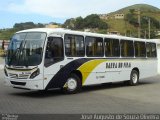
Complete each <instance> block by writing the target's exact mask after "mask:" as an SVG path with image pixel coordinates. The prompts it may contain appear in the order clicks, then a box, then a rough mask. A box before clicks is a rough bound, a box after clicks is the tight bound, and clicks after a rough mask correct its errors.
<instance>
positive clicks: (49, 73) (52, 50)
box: [44, 37, 64, 88]
mask: <svg viewBox="0 0 160 120" xmlns="http://www.w3.org/2000/svg"><path fill="white" fill-rule="evenodd" d="M63 60H64V51H63V39H62V38H61V37H48V42H47V45H46V51H45V60H44V88H46V86H47V84H48V83H49V82H50V80H51V79H52V78H53V77H54V75H55V74H56V73H57V72H58V71H59V70H60V64H61V62H62V61H63Z"/></svg>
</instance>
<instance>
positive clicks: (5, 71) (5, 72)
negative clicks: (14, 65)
mask: <svg viewBox="0 0 160 120" xmlns="http://www.w3.org/2000/svg"><path fill="white" fill-rule="evenodd" d="M4 74H5V75H6V76H7V77H8V73H7V70H6V68H4Z"/></svg>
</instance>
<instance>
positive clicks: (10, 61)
mask: <svg viewBox="0 0 160 120" xmlns="http://www.w3.org/2000/svg"><path fill="white" fill-rule="evenodd" d="M45 38H46V33H41V32H28V33H17V34H15V35H14V36H13V37H12V39H11V42H10V44H9V47H8V53H7V56H6V64H7V65H9V66H10V65H13V66H26V67H27V66H36V65H39V64H40V63H41V61H42V55H43V46H44V41H45Z"/></svg>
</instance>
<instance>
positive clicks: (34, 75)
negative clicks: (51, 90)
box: [30, 68, 40, 79]
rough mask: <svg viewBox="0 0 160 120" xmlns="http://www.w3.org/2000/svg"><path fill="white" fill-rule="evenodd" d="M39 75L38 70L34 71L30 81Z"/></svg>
mask: <svg viewBox="0 0 160 120" xmlns="http://www.w3.org/2000/svg"><path fill="white" fill-rule="evenodd" d="M39 74H40V70H39V68H38V69H37V70H36V71H34V72H33V73H32V74H31V76H30V79H33V78H35V77H36V76H38V75H39Z"/></svg>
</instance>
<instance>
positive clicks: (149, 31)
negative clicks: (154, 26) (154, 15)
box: [148, 18, 151, 39]
mask: <svg viewBox="0 0 160 120" xmlns="http://www.w3.org/2000/svg"><path fill="white" fill-rule="evenodd" d="M150 37H151V20H150V18H148V39H150Z"/></svg>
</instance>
